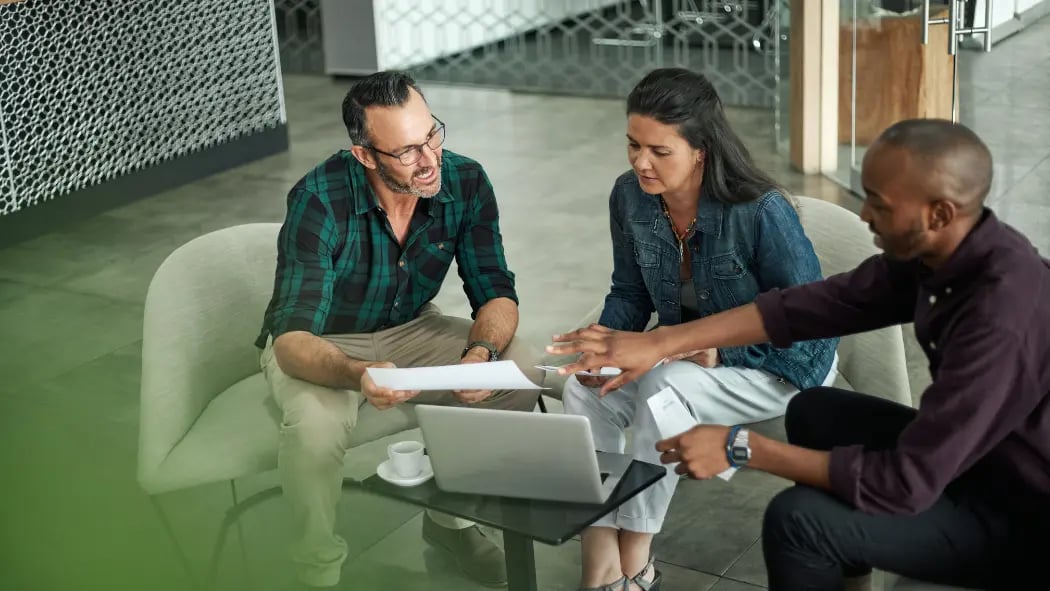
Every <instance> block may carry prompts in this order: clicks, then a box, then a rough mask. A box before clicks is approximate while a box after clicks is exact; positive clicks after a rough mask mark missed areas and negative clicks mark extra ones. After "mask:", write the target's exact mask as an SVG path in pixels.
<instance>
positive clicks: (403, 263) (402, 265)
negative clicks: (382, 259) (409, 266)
mask: <svg viewBox="0 0 1050 591" xmlns="http://www.w3.org/2000/svg"><path fill="white" fill-rule="evenodd" d="M397 266H398V267H401V268H402V269H404V268H405V261H401V262H399V263H398V264H397Z"/></svg>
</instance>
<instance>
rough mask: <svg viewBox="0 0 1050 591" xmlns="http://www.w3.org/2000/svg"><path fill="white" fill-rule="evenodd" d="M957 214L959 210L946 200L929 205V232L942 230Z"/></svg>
mask: <svg viewBox="0 0 1050 591" xmlns="http://www.w3.org/2000/svg"><path fill="white" fill-rule="evenodd" d="M958 214H959V208H958V207H957V206H956V205H955V204H954V203H952V202H951V201H948V200H947V199H940V200H937V201H934V202H933V203H931V204H930V219H929V228H930V229H931V230H943V229H944V228H946V227H947V226H948V225H949V224H951V223H952V220H954V219H955V216H957V215H958Z"/></svg>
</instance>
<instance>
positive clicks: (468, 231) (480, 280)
mask: <svg viewBox="0 0 1050 591" xmlns="http://www.w3.org/2000/svg"><path fill="white" fill-rule="evenodd" d="M477 174H478V177H477V179H478V180H477V185H476V190H475V191H474V194H473V196H472V197H471V201H472V204H471V206H470V208H469V210H468V212H467V216H466V219H465V222H464V223H465V226H464V228H463V232H462V234H461V238H460V240H459V241H458V242H457V244H456V264H457V266H458V268H459V276H460V278H461V279H462V280H463V291H464V292H465V293H466V295H467V300H468V301H469V302H470V308H471V310H472V312H471V317H472V318H473V317H476V316H477V313H478V310H479V309H481V307H482V306H484V305H485V304H486V303H487V302H488V301H489V300H493V299H495V298H509V299H511V300H514V302H515V303H517V302H518V294H517V292H516V291H515V288H514V273H512V272H511V271H510V268H509V267H508V266H507V258H506V255H505V253H504V250H503V236H502V234H500V228H499V207H498V206H497V204H496V195H495V194H494V193H493V191H492V184H491V183H490V182H489V179H488V176H487V175H486V174H485V172H484V171H483V170H480V169H479V170H478V173H477Z"/></svg>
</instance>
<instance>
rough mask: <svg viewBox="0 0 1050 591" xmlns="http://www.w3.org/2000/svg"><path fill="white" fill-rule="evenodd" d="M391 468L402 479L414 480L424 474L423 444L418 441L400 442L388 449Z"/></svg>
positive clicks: (392, 444)
mask: <svg viewBox="0 0 1050 591" xmlns="http://www.w3.org/2000/svg"><path fill="white" fill-rule="evenodd" d="M386 453H387V455H389V456H390V466H391V467H392V468H393V469H394V473H395V474H397V475H398V476H400V477H401V478H414V477H416V476H419V475H420V473H422V472H423V444H422V443H420V442H418V441H398V442H397V443H391V444H390V445H389V446H388V447H387V448H386Z"/></svg>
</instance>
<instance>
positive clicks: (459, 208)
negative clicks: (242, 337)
mask: <svg viewBox="0 0 1050 591" xmlns="http://www.w3.org/2000/svg"><path fill="white" fill-rule="evenodd" d="M442 158H443V160H442V164H441V192H440V193H438V194H437V195H435V196H434V197H432V198H430V199H420V200H419V204H418V205H417V206H416V210H415V214H414V215H413V217H412V221H411V223H410V225H409V230H408V239H407V240H406V242H405V247H404V248H403V249H402V248H401V246H400V245H399V244H398V243H397V240H396V239H395V238H394V234H393V232H392V230H391V229H390V225H389V224H388V223H387V219H386V214H385V213H384V212H383V210H382V209H380V207H379V205H378V204H377V202H376V198H375V193H374V192H373V191H372V187H371V186H370V185H369V184H368V179H367V178H366V177H365V168H364V167H363V166H362V165H361V163H359V162H358V161H357V160H356V159H355V158H354V157H353V156H352V155H351V154H350V153H349V152H346V151H342V152H339V153H337V154H335V155H333V156H332V157H330V158H329V159H328V160H326V161H324V162H323V163H322V164H321V165H319V166H318V167H317V168H315V169H313V170H312V171H310V172H309V173H308V174H307V175H306V176H305V177H303V178H302V180H300V181H299V182H298V183H296V185H295V187H293V188H292V190H291V192H290V193H289V194H288V213H287V215H286V217H285V220H284V225H283V226H282V227H281V231H280V234H279V236H278V239H277V274H276V278H275V280H274V288H273V297H272V299H271V300H270V305H269V306H268V307H267V308H266V317H265V319H264V321H263V328H262V334H261V335H260V336H259V338H258V340H257V341H256V345H258V346H259V347H263V346H265V345H266V337H267V336H268V335H273V336H274V338H276V337H277V336H278V335H280V334H283V333H286V332H290V331H296V330H303V331H307V332H310V333H313V334H315V335H323V334H345V333H369V332H376V331H378V330H381V329H384V328H389V327H393V326H397V325H399V324H404V323H405V322H408V321H409V320H412V319H413V318H415V317H416V316H418V315H419V312H420V311H421V309H422V308H423V306H424V305H425V304H426V303H427V302H429V301H430V300H432V299H433V298H434V296H436V295H437V293H438V290H439V289H440V288H441V283H442V281H443V280H444V279H445V275H446V274H447V273H448V269H449V267H450V266H451V264H452V257H453V256H454V257H455V258H456V263H457V265H458V267H459V274H460V277H462V279H463V290H464V291H465V292H466V294H467V298H468V299H469V300H470V306H471V308H472V309H473V310H474V313H475V314H476V313H477V311H478V309H479V308H480V307H481V306H482V305H484V304H485V302H488V301H489V300H491V299H493V298H498V297H506V298H511V299H513V300H514V301H517V295H516V293H515V291H514V274H513V273H511V272H510V270H509V269H508V268H507V261H506V259H505V257H504V254H503V242H502V238H501V236H500V231H499V210H498V209H497V207H496V198H495V195H493V192H492V185H491V184H490V183H489V180H488V177H487V176H486V175H485V171H484V170H483V169H482V168H481V165H480V164H478V163H477V162H475V161H473V160H471V159H469V158H466V157H464V156H460V155H459V154H455V153H453V152H450V151H449V150H444V151H443V155H442Z"/></svg>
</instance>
